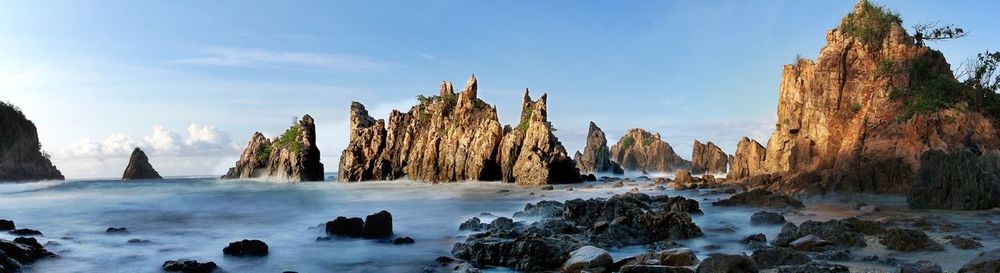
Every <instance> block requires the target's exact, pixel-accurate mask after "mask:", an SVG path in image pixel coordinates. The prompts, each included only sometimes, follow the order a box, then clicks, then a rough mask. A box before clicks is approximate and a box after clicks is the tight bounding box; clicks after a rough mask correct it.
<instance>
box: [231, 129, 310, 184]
mask: <svg viewBox="0 0 1000 273" xmlns="http://www.w3.org/2000/svg"><path fill="white" fill-rule="evenodd" d="M222 178H224V179H239V178H268V179H277V180H282V181H290V182H299V181H323V163H321V162H320V153H319V148H318V147H317V146H316V124H315V121H314V120H313V118H312V117H311V116H309V115H305V116H303V117H302V120H300V121H298V122H297V123H296V124H294V125H292V127H290V128H288V130H285V132H284V133H282V134H281V135H280V136H277V137H275V138H274V139H273V140H268V139H267V138H266V137H264V135H263V134H261V133H260V132H254V133H253V135H252V136H251V137H250V140H249V141H247V147H246V150H243V154H242V155H240V160H239V161H236V166H235V167H232V168H229V172H228V173H226V175H225V176H223V177H222Z"/></svg>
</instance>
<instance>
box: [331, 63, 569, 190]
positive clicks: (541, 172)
mask: <svg viewBox="0 0 1000 273" xmlns="http://www.w3.org/2000/svg"><path fill="white" fill-rule="evenodd" d="M477 88H478V82H477V80H476V78H475V76H473V77H471V78H470V79H469V81H468V82H467V83H466V86H465V89H464V90H463V91H462V92H459V93H457V94H456V93H455V92H454V90H453V88H452V85H451V83H448V82H444V83H442V84H441V91H440V95H438V96H432V97H424V96H419V97H418V99H419V100H420V102H419V104H417V105H416V106H413V107H412V108H410V110H409V112H406V113H402V112H399V111H393V112H392V113H390V114H389V121H388V124H386V122H385V121H383V120H376V119H375V118H373V117H371V116H369V115H368V111H367V110H365V108H364V106H363V105H361V104H360V103H357V102H355V103H352V105H351V114H350V116H351V117H350V121H351V123H350V139H351V141H350V143H349V144H348V146H347V148H346V149H344V153H343V155H342V156H341V161H340V177H339V179H340V181H348V182H356V181H368V180H393V179H398V178H401V177H403V176H408V177H409V178H410V179H413V180H421V181H462V180H478V181H493V180H503V181H505V182H516V183H518V184H522V185H540V184H549V183H568V182H579V181H580V180H581V177H580V172H579V170H577V168H576V163H575V162H573V160H572V159H571V158H569V155H568V154H567V153H566V149H565V148H564V147H563V146H562V144H561V143H560V142H559V140H558V139H557V138H556V136H555V135H554V134H553V131H554V129H553V128H552V124H551V123H549V122H548V120H547V111H546V96H545V95H542V97H541V98H540V99H539V100H538V101H532V100H531V98H530V96H529V95H528V92H527V91H525V94H524V101H523V102H522V113H521V122H520V124H519V125H518V126H517V127H516V128H511V127H507V128H501V127H500V122H499V121H498V119H497V113H496V107H493V106H490V105H489V104H486V103H485V102H483V101H482V100H480V99H479V98H478V97H477V92H478V91H477Z"/></svg>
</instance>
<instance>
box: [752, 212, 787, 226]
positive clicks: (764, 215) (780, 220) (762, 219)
mask: <svg viewBox="0 0 1000 273" xmlns="http://www.w3.org/2000/svg"><path fill="white" fill-rule="evenodd" d="M750 223H751V224H754V225H780V224H784V223H785V216H782V215H781V214H778V213H774V212H769V211H759V212H756V213H754V214H753V215H750Z"/></svg>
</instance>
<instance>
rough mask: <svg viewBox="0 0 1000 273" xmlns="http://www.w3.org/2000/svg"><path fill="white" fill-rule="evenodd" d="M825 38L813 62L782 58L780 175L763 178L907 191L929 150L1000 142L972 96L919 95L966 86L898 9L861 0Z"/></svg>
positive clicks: (785, 187) (776, 144) (772, 148)
mask: <svg viewBox="0 0 1000 273" xmlns="http://www.w3.org/2000/svg"><path fill="white" fill-rule="evenodd" d="M858 29H862V30H870V31H868V32H860V33H862V34H858V33H859V32H858V31H857V30H858ZM826 40H827V44H826V46H825V47H824V48H823V49H822V50H821V51H820V54H819V57H818V58H817V59H816V61H815V62H814V61H810V60H797V62H796V63H795V64H792V65H786V66H785V67H784V70H783V72H782V78H781V85H780V88H779V95H778V120H777V124H776V126H775V130H774V133H773V134H772V135H771V138H770V140H769V141H768V144H767V151H766V155H767V156H766V159H765V161H764V169H766V171H767V172H770V173H772V174H773V175H771V176H770V177H771V178H770V179H766V182H765V183H763V184H762V185H764V186H766V187H768V188H770V189H772V190H780V191H785V192H793V193H796V192H798V193H823V192H827V191H847V192H871V193H895V194H904V193H908V192H909V191H910V190H911V188H912V186H913V181H914V179H915V174H916V173H918V172H921V173H923V172H924V171H920V169H921V166H922V165H924V164H923V163H922V161H921V157H922V155H923V154H924V153H926V152H928V151H931V150H938V151H943V152H945V153H953V152H959V151H963V150H965V149H967V147H970V146H975V147H977V148H979V149H983V150H995V149H997V148H998V146H1000V141H998V139H997V137H996V136H997V130H996V128H995V127H994V125H993V120H992V119H990V118H988V117H986V116H984V115H983V114H981V113H979V112H977V111H970V110H968V104H966V103H964V102H956V103H952V104H950V105H945V106H946V107H938V106H937V104H936V103H938V102H936V101H933V100H928V97H921V96H919V94H921V92H923V93H932V92H934V93H933V94H937V95H936V96H937V97H936V98H951V97H959V96H961V93H960V91H953V90H948V89H946V88H945V87H947V86H953V85H957V84H958V82H957V80H955V77H954V76H953V75H952V72H951V70H950V65H949V64H948V63H947V61H946V60H945V58H944V56H943V55H942V54H941V53H940V52H938V51H935V50H933V49H931V48H929V47H926V46H922V45H918V44H917V43H916V42H915V40H914V38H913V37H911V36H909V35H908V34H907V33H906V31H905V30H904V29H903V28H902V27H901V20H899V19H898V16H896V15H893V14H891V13H888V12H887V11H886V10H884V9H882V8H880V7H876V6H873V5H871V4H869V3H868V2H867V1H860V2H859V3H858V5H857V6H856V7H855V9H854V11H852V13H851V14H849V15H848V16H847V17H845V18H844V20H843V21H842V22H841V26H840V27H839V28H837V29H833V30H830V31H829V32H827V35H826ZM932 166H936V165H934V164H932V165H928V167H932ZM932 173H933V172H932ZM756 180H757V181H758V182H760V181H764V180H760V179H756Z"/></svg>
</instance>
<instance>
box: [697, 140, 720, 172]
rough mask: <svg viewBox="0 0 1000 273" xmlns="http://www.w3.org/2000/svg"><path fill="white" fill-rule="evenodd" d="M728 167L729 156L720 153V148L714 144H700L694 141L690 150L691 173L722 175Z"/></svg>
mask: <svg viewBox="0 0 1000 273" xmlns="http://www.w3.org/2000/svg"><path fill="white" fill-rule="evenodd" d="M728 167H729V155H727V154H726V153H725V152H723V151H722V148H719V146H716V145H715V143H712V142H711V141H709V142H708V143H704V144H703V143H701V142H700V141H698V140H695V141H694V148H693V149H691V173H694V174H703V173H710V174H714V173H724V172H726V171H727V169H728Z"/></svg>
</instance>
